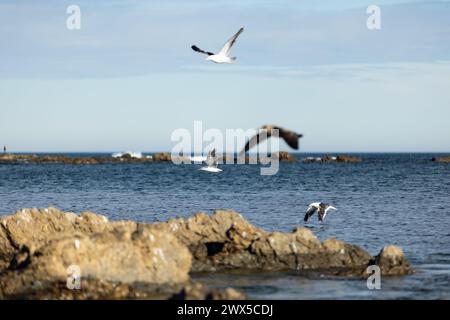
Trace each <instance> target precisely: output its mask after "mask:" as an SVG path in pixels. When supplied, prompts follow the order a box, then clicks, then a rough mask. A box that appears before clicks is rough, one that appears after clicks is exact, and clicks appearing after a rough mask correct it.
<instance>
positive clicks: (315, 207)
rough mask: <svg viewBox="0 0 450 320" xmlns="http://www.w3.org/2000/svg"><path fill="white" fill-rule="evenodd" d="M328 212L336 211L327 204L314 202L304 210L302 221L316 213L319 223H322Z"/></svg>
mask: <svg viewBox="0 0 450 320" xmlns="http://www.w3.org/2000/svg"><path fill="white" fill-rule="evenodd" d="M329 210H337V209H336V208H335V207H333V206H331V205H329V204H328V203H323V202H314V203H311V204H310V205H309V207H308V210H306V214H305V218H304V219H303V220H304V221H305V222H306V221H308V219H309V218H310V217H311V216H312V215H313V214H314V213H315V212H316V211H318V213H317V214H318V216H319V221H323V220H324V219H325V217H326V215H327V213H328V211H329Z"/></svg>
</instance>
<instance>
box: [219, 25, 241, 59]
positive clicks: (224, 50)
mask: <svg viewBox="0 0 450 320" xmlns="http://www.w3.org/2000/svg"><path fill="white" fill-rule="evenodd" d="M243 31H244V28H243V27H241V28H240V29H239V31H238V32H236V33H235V34H234V35H233V36H232V37H231V38H230V39H229V40H228V41H227V42H226V43H225V45H224V46H223V48H222V49H221V50H220V52H219V53H218V54H220V55H225V56H228V55H229V54H230V50H231V47H232V46H233V44H234V43H235V42H236V39H237V38H238V37H239V35H240V34H241V33H242V32H243Z"/></svg>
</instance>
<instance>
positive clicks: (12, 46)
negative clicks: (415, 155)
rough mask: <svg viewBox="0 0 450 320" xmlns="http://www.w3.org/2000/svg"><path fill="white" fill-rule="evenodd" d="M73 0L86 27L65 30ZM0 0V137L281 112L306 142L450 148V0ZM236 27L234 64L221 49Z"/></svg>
mask: <svg viewBox="0 0 450 320" xmlns="http://www.w3.org/2000/svg"><path fill="white" fill-rule="evenodd" d="M69 4H78V5H79V6H80V7H81V10H82V28H81V30H76V31H69V30H67V29H66V24H65V21H66V18H67V17H68V15H67V14H66V12H65V10H66V7H67V6H68V5H69ZM370 4H373V2H372V1H364V0H359V1H356V0H352V1H331V0H330V1H312V0H311V1H293V0H291V1H275V0H268V1H249V2H246V4H245V5H242V4H241V1H214V2H212V1H198V0H197V1H181V0H179V1H174V0H172V1H145V2H144V1H122V0H113V1H111V0H109V1H95V2H94V1H87V0H85V1H75V0H74V1H39V4H38V2H37V1H20V2H17V1H11V0H6V1H5V0H3V1H1V2H0V38H1V39H3V40H2V44H1V45H0V145H3V144H6V145H7V146H9V148H10V150H11V151H42V152H45V151H122V150H136V151H157V150H170V149H171V147H172V146H173V145H174V144H175V143H173V142H171V141H170V134H171V132H172V131H173V130H175V129H177V128H187V129H191V130H192V129H193V122H194V120H203V122H204V126H205V127H207V128H220V129H226V128H244V129H247V128H254V127H258V126H260V125H262V124H265V123H276V124H279V125H282V126H285V127H288V128H292V129H295V130H297V131H298V132H301V133H303V134H304V135H305V138H304V139H303V141H302V151H305V152H309V151H342V152H349V151H378V152H382V151H443V152H448V151H450V138H449V137H450V126H449V125H448V119H450V90H449V87H450V19H449V17H450V2H449V1H443V2H433V1H426V2H420V1H395V0H384V1H377V3H376V4H377V5H379V6H380V7H381V13H382V29H381V30H379V31H369V30H368V29H367V28H366V19H367V17H368V15H367V14H366V7H367V6H368V5H370ZM241 25H243V26H244V27H245V29H246V30H245V32H244V33H243V34H242V35H241V37H240V38H239V40H238V42H237V43H236V46H235V47H234V48H233V53H234V55H236V56H237V57H238V60H237V63H236V64H235V65H232V66H229V65H214V64H212V63H209V62H207V61H205V60H204V56H202V55H198V54H196V53H195V52H193V51H192V50H191V49H190V45H191V44H197V45H199V46H200V47H202V48H205V49H208V50H213V51H214V50H215V49H218V48H220V47H221V46H222V44H223V42H224V41H225V40H226V39H227V38H228V37H229V36H230V35H231V34H233V33H234V32H235V31H236V30H237V29H238V28H239V27H240V26H241Z"/></svg>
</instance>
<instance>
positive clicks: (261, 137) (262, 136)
mask: <svg viewBox="0 0 450 320" xmlns="http://www.w3.org/2000/svg"><path fill="white" fill-rule="evenodd" d="M271 135H272V132H271V131H265V132H259V133H258V134H256V135H254V136H253V137H251V139H250V140H248V141H247V143H246V144H245V147H244V149H242V151H241V153H240V154H241V155H242V154H245V153H246V152H248V151H249V150H250V149H252V148H253V147H255V146H257V145H258V144H260V143H261V142H263V141H265V140H267V139H268V138H269V137H270V136H271Z"/></svg>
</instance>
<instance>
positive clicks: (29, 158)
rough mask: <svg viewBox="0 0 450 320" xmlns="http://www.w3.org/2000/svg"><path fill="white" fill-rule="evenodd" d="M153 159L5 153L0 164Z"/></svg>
mask: <svg viewBox="0 0 450 320" xmlns="http://www.w3.org/2000/svg"><path fill="white" fill-rule="evenodd" d="M151 161H153V159H152V158H151V157H150V158H147V157H142V158H135V157H131V156H128V155H124V156H121V157H111V156H99V157H69V156H64V155H28V154H26V155H23V154H3V155H0V164H24V163H35V164H72V165H90V164H105V163H145V162H151Z"/></svg>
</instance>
